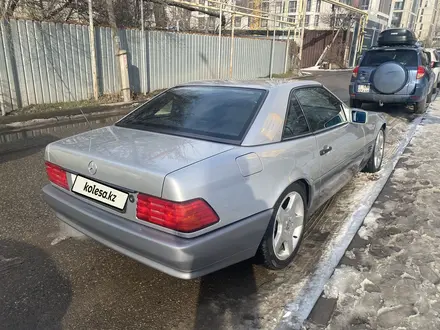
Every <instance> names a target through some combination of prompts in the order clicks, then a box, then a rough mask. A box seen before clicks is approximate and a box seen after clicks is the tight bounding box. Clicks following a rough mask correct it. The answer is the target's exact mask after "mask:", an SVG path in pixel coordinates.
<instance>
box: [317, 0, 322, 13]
mask: <svg viewBox="0 0 440 330" xmlns="http://www.w3.org/2000/svg"><path fill="white" fill-rule="evenodd" d="M320 11H321V0H317V1H316V12H317V13H319V12H320Z"/></svg>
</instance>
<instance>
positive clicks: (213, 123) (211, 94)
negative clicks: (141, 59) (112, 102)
mask: <svg viewBox="0 0 440 330" xmlns="http://www.w3.org/2000/svg"><path fill="white" fill-rule="evenodd" d="M265 96H266V90H262V89H253V88H241V87H222V86H182V87H175V88H172V89H169V90H168V91H166V92H164V93H162V94H160V95H159V96H157V97H155V98H154V99H152V100H151V101H149V102H147V103H145V104H144V105H142V106H141V107H140V108H138V109H137V110H135V111H134V112H132V113H130V114H129V115H127V116H126V117H125V118H122V119H121V120H120V121H119V122H117V123H116V125H117V126H122V127H127V128H136V129H142V130H148V131H157V132H163V133H169V134H173V135H182V136H194V137H200V138H204V139H208V140H209V139H214V140H218V139H221V140H228V141H236V142H237V141H241V140H242V139H243V137H244V134H245V133H246V131H247V129H248V127H249V125H250V124H251V121H252V120H253V118H254V116H255V115H256V113H257V111H258V109H259V107H260V105H261V103H262V102H263V100H264V98H265Z"/></svg>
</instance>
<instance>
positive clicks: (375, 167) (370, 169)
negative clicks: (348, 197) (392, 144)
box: [363, 128, 385, 173]
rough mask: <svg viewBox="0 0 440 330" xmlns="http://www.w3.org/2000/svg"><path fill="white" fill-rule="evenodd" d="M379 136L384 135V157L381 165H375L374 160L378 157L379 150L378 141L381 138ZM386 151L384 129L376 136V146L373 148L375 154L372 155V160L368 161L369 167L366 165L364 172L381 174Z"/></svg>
mask: <svg viewBox="0 0 440 330" xmlns="http://www.w3.org/2000/svg"><path fill="white" fill-rule="evenodd" d="M379 134H383V135H382V136H383V143H382V156H381V159H380V162H379V163H375V161H374V158H375V155H376V152H377V151H378V150H377V143H376V142H377V139H378V138H379ZM384 150H385V130H384V129H383V128H381V129H380V131H379V133H378V134H377V136H376V139H374V146H373V152H372V153H371V156H370V158H369V159H368V162H367V165H365V167H364V169H363V172H367V173H376V172H379V171H380V169H381V168H382V163H383V155H384Z"/></svg>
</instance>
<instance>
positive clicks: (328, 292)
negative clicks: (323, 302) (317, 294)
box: [324, 267, 362, 299]
mask: <svg viewBox="0 0 440 330" xmlns="http://www.w3.org/2000/svg"><path fill="white" fill-rule="evenodd" d="M361 276H362V275H361V273H360V272H358V271H357V270H355V269H354V268H352V267H343V268H337V269H335V272H334V274H333V276H332V277H331V278H330V280H329V281H328V282H327V283H326V284H325V286H324V298H327V299H338V298H341V299H344V296H345V294H346V293H347V292H350V291H356V289H357V288H358V287H359V283H360V278H361Z"/></svg>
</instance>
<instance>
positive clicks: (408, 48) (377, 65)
mask: <svg viewBox="0 0 440 330" xmlns="http://www.w3.org/2000/svg"><path fill="white" fill-rule="evenodd" d="M436 66H439V64H438V63H437V64H436ZM436 88H437V85H436V84H435V76H434V72H433V68H432V67H431V65H430V62H429V59H428V55H427V52H426V51H425V50H424V49H423V48H422V47H420V45H419V44H418V42H417V40H416V38H415V36H414V34H413V32H411V31H410V30H407V29H388V30H385V31H382V32H381V33H380V35H379V39H378V46H377V47H372V48H370V49H368V50H367V51H365V52H364V54H363V55H362V57H361V58H360V61H359V66H357V67H355V68H354V70H353V74H352V77H351V81H350V87H349V91H350V106H351V107H354V108H360V107H361V106H362V104H363V103H378V104H379V105H380V106H382V105H384V104H405V105H414V111H415V112H416V113H423V112H424V111H425V109H426V106H427V104H428V103H430V102H431V100H432V98H433V95H435V93H436Z"/></svg>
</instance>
